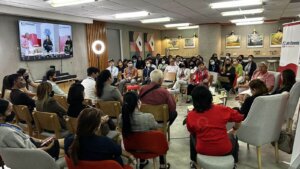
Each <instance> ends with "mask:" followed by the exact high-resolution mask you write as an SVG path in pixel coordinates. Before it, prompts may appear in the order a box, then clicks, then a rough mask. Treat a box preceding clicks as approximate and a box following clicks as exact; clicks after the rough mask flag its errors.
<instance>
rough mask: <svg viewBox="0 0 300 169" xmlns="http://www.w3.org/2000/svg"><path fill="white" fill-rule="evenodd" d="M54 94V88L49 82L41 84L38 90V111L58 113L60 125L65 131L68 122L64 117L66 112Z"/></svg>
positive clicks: (36, 102)
mask: <svg viewBox="0 0 300 169" xmlns="http://www.w3.org/2000/svg"><path fill="white" fill-rule="evenodd" d="M53 95H54V92H53V91H52V86H51V84H50V83H48V82H43V83H41V84H40V85H39V86H38V88H37V100H36V101H35V105H36V110H37V111H40V112H47V113H56V114H57V116H58V119H59V123H60V125H61V127H62V128H63V129H66V121H65V119H64V117H63V116H64V115H67V112H66V110H65V109H64V108H63V107H61V105H60V104H59V103H57V101H56V100H55V99H54V98H53Z"/></svg>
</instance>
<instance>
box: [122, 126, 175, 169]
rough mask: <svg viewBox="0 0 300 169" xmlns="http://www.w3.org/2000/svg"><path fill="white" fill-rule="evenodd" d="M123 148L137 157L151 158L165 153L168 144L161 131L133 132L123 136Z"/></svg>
mask: <svg viewBox="0 0 300 169" xmlns="http://www.w3.org/2000/svg"><path fill="white" fill-rule="evenodd" d="M123 137H124V136H123ZM124 146H125V150H126V151H128V152H130V153H131V154H132V155H133V156H134V157H135V158H137V159H153V167H154V169H155V168H156V161H155V158H156V157H158V156H163V155H166V154H167V151H168V150H169V145H168V142H167V139H166V136H165V135H164V133H162V132H161V131H147V132H135V133H132V134H130V135H129V136H127V137H124Z"/></svg>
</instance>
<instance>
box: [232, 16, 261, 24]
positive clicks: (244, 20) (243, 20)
mask: <svg viewBox="0 0 300 169" xmlns="http://www.w3.org/2000/svg"><path fill="white" fill-rule="evenodd" d="M262 20H264V18H263V17H257V18H244V19H234V20H231V21H230V22H232V23H238V22H254V21H262Z"/></svg>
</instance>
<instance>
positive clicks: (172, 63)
mask: <svg viewBox="0 0 300 169" xmlns="http://www.w3.org/2000/svg"><path fill="white" fill-rule="evenodd" d="M177 71H178V66H177V65H175V61H174V59H173V58H171V59H170V64H169V65H168V66H167V67H166V69H165V73H167V72H173V73H177Z"/></svg>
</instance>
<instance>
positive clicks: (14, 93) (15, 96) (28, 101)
mask: <svg viewBox="0 0 300 169" xmlns="http://www.w3.org/2000/svg"><path fill="white" fill-rule="evenodd" d="M9 81H10V82H9V83H10V84H11V86H12V88H11V93H10V100H11V102H12V103H13V104H14V105H25V106H27V107H28V109H29V111H30V112H31V113H32V111H33V109H34V108H35V102H34V100H33V99H32V98H31V97H29V96H28V95H27V94H26V93H25V92H23V91H22V90H21V89H22V88H24V87H25V86H26V82H25V80H24V78H23V76H21V75H19V74H12V75H10V78H9Z"/></svg>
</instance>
